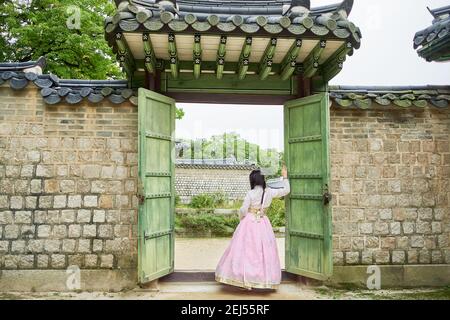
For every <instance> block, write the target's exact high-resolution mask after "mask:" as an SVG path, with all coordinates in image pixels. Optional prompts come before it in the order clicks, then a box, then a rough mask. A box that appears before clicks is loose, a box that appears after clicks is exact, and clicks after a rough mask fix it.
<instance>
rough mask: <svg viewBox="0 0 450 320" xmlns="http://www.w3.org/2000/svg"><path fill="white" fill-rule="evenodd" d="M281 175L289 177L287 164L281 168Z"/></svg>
mask: <svg viewBox="0 0 450 320" xmlns="http://www.w3.org/2000/svg"><path fill="white" fill-rule="evenodd" d="M281 175H282V176H283V178H285V179H287V177H288V172H287V168H286V165H285V164H283V167H282V168H281Z"/></svg>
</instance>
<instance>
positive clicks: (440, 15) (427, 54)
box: [414, 5, 450, 61]
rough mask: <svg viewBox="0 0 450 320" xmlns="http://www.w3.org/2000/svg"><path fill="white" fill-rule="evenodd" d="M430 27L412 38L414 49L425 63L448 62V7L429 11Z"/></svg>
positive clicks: (449, 22)
mask: <svg viewBox="0 0 450 320" xmlns="http://www.w3.org/2000/svg"><path fill="white" fill-rule="evenodd" d="M428 10H429V11H430V13H431V14H432V16H433V17H434V20H433V22H432V25H431V26H429V27H428V28H426V29H424V30H421V31H419V32H417V33H416V35H415V36H414V49H418V50H417V51H418V53H419V55H420V56H422V57H423V58H425V59H426V60H427V61H435V60H436V61H446V60H450V5H449V6H446V7H442V8H438V9H434V10H430V9H428Z"/></svg>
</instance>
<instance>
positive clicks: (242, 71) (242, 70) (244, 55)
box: [237, 37, 252, 80]
mask: <svg viewBox="0 0 450 320" xmlns="http://www.w3.org/2000/svg"><path fill="white" fill-rule="evenodd" d="M251 52H252V37H247V38H245V42H244V45H243V47H242V51H241V56H240V57H239V63H238V71H237V74H238V77H239V80H243V79H244V78H245V76H246V75H247V70H248V66H249V63H250V60H249V59H250V54H251Z"/></svg>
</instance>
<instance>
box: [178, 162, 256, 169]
mask: <svg viewBox="0 0 450 320" xmlns="http://www.w3.org/2000/svg"><path fill="white" fill-rule="evenodd" d="M175 166H176V167H177V168H184V169H209V170H213V169H219V170H254V169H256V168H257V166H255V165H252V164H227V163H223V164H220V163H216V164H212V163H180V162H177V161H175Z"/></svg>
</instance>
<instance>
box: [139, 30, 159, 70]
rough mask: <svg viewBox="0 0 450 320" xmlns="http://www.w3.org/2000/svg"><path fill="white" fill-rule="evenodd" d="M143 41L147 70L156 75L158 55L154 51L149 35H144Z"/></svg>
mask: <svg viewBox="0 0 450 320" xmlns="http://www.w3.org/2000/svg"><path fill="white" fill-rule="evenodd" d="M142 41H143V43H144V52H145V68H146V69H147V71H148V72H150V73H154V72H155V70H156V55H155V51H154V50H153V45H152V41H151V39H150V35H149V34H148V33H143V34H142Z"/></svg>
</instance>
